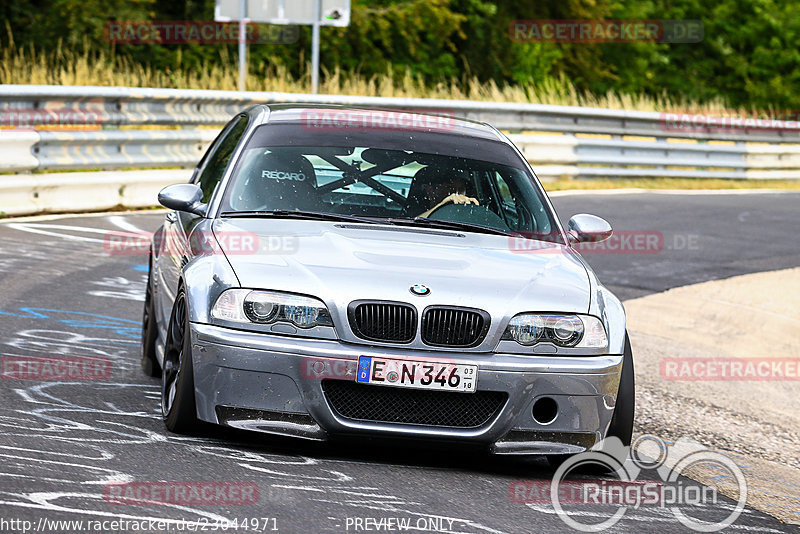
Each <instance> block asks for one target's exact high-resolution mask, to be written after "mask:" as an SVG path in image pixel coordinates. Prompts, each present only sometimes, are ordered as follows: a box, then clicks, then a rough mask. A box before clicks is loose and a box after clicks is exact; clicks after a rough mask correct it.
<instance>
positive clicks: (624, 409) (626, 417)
mask: <svg viewBox="0 0 800 534" xmlns="http://www.w3.org/2000/svg"><path fill="white" fill-rule="evenodd" d="M635 411H636V384H635V379H634V372H633V351H632V350H631V340H630V339H629V338H628V333H627V332H626V333H625V352H624V353H623V359H622V376H621V377H620V380H619V391H617V405H616V408H614V416H613V417H612V418H611V425H609V427H608V436H609V437H611V436H614V437H617V438H619V439H620V441H622V444H623V445H625V446H626V447H628V446H630V444H631V436H632V434H633V418H634V413H635Z"/></svg>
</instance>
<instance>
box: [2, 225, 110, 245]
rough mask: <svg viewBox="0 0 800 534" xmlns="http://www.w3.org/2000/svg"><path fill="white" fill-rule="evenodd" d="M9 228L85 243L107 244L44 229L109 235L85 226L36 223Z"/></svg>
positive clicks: (89, 238)
mask: <svg viewBox="0 0 800 534" xmlns="http://www.w3.org/2000/svg"><path fill="white" fill-rule="evenodd" d="M7 226H8V227H9V228H13V229H14V230H20V231H22V232H30V233H32V234H41V235H49V236H52V237H60V238H62V239H67V240H70V241H84V242H89V243H105V240H103V239H96V238H94V237H81V236H77V235H69V234H61V233H58V232H49V231H47V230H42V228H52V229H54V230H70V231H73V232H86V233H90V234H108V230H99V229H97V228H85V227H83V226H65V225H62V224H34V223H9V224H7Z"/></svg>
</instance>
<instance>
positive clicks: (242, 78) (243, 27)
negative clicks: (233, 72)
mask: <svg viewBox="0 0 800 534" xmlns="http://www.w3.org/2000/svg"><path fill="white" fill-rule="evenodd" d="M239 90H240V91H246V90H247V0H239Z"/></svg>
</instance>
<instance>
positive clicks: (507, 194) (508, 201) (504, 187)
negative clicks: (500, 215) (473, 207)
mask: <svg viewBox="0 0 800 534" xmlns="http://www.w3.org/2000/svg"><path fill="white" fill-rule="evenodd" d="M495 176H496V177H497V192H498V193H499V194H500V200H501V201H502V203H503V204H505V206H506V207H513V206H515V205H516V201H515V200H514V196H513V195H512V194H511V188H509V187H508V184H507V183H506V181H505V180H504V179H503V177H502V176H501V175H500V173H499V172H496V173H495Z"/></svg>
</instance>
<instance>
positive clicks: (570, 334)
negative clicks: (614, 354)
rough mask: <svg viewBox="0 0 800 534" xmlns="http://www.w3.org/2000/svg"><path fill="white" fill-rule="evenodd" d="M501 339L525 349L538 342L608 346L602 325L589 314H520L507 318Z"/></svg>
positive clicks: (578, 345)
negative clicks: (511, 341)
mask: <svg viewBox="0 0 800 534" xmlns="http://www.w3.org/2000/svg"><path fill="white" fill-rule="evenodd" d="M502 339H509V340H513V341H516V342H517V343H519V344H520V345H526V346H530V345H535V344H536V343H540V342H549V343H553V344H555V345H558V346H560V347H578V348H603V347H606V346H608V339H607V337H606V329H605V328H604V327H603V323H601V322H600V319H598V318H597V317H594V316H591V315H560V314H536V313H523V314H520V315H516V316H514V318H512V319H511V321H510V322H509V323H508V328H506V331H505V332H504V333H503V337H502Z"/></svg>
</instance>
